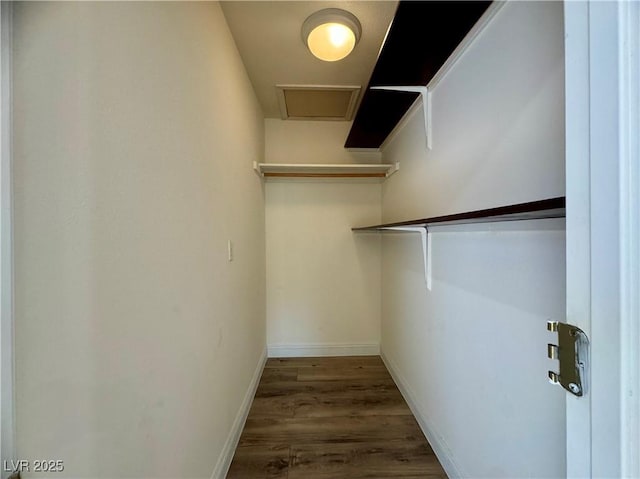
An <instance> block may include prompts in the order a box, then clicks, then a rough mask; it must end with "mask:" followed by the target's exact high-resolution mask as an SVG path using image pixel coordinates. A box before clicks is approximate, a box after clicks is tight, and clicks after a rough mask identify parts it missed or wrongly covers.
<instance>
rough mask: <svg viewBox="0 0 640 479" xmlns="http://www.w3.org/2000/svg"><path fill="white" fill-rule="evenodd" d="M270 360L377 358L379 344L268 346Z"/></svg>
mask: <svg viewBox="0 0 640 479" xmlns="http://www.w3.org/2000/svg"><path fill="white" fill-rule="evenodd" d="M268 350H269V357H270V358H305V357H306V358H311V357H317V356H377V355H378V354H380V343H358V344H340V343H313V344H270V345H269V346H268Z"/></svg>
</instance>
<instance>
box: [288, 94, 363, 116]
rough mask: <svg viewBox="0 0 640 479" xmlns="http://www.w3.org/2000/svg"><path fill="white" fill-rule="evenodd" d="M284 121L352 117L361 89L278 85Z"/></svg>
mask: <svg viewBox="0 0 640 479" xmlns="http://www.w3.org/2000/svg"><path fill="white" fill-rule="evenodd" d="M276 93H277V95H278V104H279V106H280V115H281V117H282V119H283V120H336V121H345V120H347V121H348V120H351V119H352V118H353V113H354V111H355V107H356V103H357V101H358V95H359V93H360V86H358V85H348V86H333V85H276Z"/></svg>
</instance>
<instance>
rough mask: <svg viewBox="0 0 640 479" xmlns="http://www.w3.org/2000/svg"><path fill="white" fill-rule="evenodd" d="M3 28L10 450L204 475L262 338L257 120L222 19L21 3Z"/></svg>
mask: <svg viewBox="0 0 640 479" xmlns="http://www.w3.org/2000/svg"><path fill="white" fill-rule="evenodd" d="M14 32H15V34H14V46H15V48H14V109H15V116H14V129H15V130H14V134H15V138H14V141H15V144H14V146H15V177H14V179H15V235H16V242H15V244H16V248H15V261H16V278H15V285H16V289H15V291H16V368H17V385H16V387H17V456H18V457H19V458H21V459H27V460H34V459H43V458H45V459H60V460H63V461H64V467H65V470H64V473H57V474H55V476H56V477H83V478H90V477H115V476H119V477H121V476H127V477H140V478H142V477H154V478H155V477H183V478H195V477H210V476H211V474H212V470H213V468H214V465H215V464H216V461H217V460H218V458H219V456H220V453H221V451H222V450H223V447H224V446H225V441H226V440H227V438H228V435H229V432H230V430H231V426H232V423H233V421H234V418H235V417H236V415H237V413H238V409H239V404H240V403H241V401H242V399H243V397H244V396H245V394H246V393H247V390H248V387H249V383H250V381H251V378H252V376H253V374H254V371H255V370H256V367H257V366H258V365H259V364H260V360H261V353H262V352H263V350H264V346H265V257H264V209H263V204H264V201H263V192H262V188H261V184H260V181H259V179H258V178H257V177H256V176H255V174H254V173H253V171H252V169H251V165H252V162H253V161H261V159H262V156H263V151H264V150H263V148H264V136H263V134H264V130H263V128H264V124H263V121H262V114H261V111H260V108H259V106H258V103H257V101H256V99H255V97H254V94H253V91H252V89H251V85H250V83H249V80H248V78H247V76H246V73H245V70H244V67H243V65H242V63H241V61H240V58H239V55H238V53H237V51H236V49H235V45H234V42H233V39H232V37H231V35H230V33H229V31H228V28H227V25H226V23H225V20H224V16H223V14H222V12H221V10H220V8H219V6H218V5H217V4H216V3H187V2H184V3H183V2H178V3H163V2H159V3H156V2H150V3H144V2H143V3H128V2H121V3H119V2H113V3H112V2H105V3H74V2H70V3H66V2H60V3H58V2H54V3H18V4H16V5H15V24H14ZM228 239H231V240H233V242H234V250H235V259H234V261H233V262H228V261H227V240H228Z"/></svg>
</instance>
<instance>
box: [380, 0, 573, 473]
mask: <svg viewBox="0 0 640 479" xmlns="http://www.w3.org/2000/svg"><path fill="white" fill-rule="evenodd" d="M563 64H564V62H563V18H562V4H561V3H554V2H550V3H538V2H531V3H528V2H513V3H507V4H506V5H505V6H504V7H502V9H501V10H500V11H499V12H498V13H497V16H496V17H495V18H494V19H493V21H492V22H491V23H490V24H489V26H488V27H487V28H486V29H485V31H484V32H483V33H482V34H481V35H480V36H479V37H478V38H477V39H476V40H475V42H474V43H473V44H472V45H471V47H470V48H469V50H468V51H467V52H466V53H465V54H464V55H463V57H462V58H461V59H460V60H459V62H458V63H457V64H456V65H455V66H454V68H453V70H452V71H450V72H449V73H448V75H447V76H446V77H445V78H444V79H443V81H442V82H441V83H440V84H439V85H438V86H437V87H436V89H435V90H434V92H433V150H431V151H428V152H427V150H426V149H425V139H424V124H423V116H422V111H421V110H419V111H418V112H417V114H415V116H413V118H412V119H411V121H409V122H408V124H407V125H406V127H405V128H404V129H403V130H401V132H400V133H399V134H398V135H397V136H396V137H395V138H394V139H393V140H392V141H391V142H390V144H389V145H388V147H386V149H385V150H384V152H383V161H384V162H396V161H399V162H400V163H401V168H400V171H399V172H398V173H396V174H395V175H394V176H392V177H391V178H389V179H388V180H387V181H386V182H385V184H384V185H383V219H384V221H385V222H389V221H394V220H402V219H410V218H420V217H425V216H435V215H441V214H447V213H454V212H461V211H468V210H475V209H481V208H489V207H493V206H500V205H506V204H511V203H518V202H526V201H533V200H538V199H543V198H550V197H555V196H562V195H563V194H564V129H563V125H564V113H563V104H564V100H563V98H564V97H563V81H564V79H563ZM564 247H565V240H564V226H563V221H562V220H543V221H530V222H521V223H505V224H494V225H483V226H473V227H471V226H458V227H448V228H444V227H441V228H437V229H433V230H432V260H433V264H432V274H433V278H432V279H433V284H432V290H431V291H427V289H426V286H425V283H424V279H423V273H422V271H423V269H422V253H421V248H420V242H419V239H418V237H416V236H413V235H400V234H393V235H385V237H384V239H383V243H382V251H383V264H382V278H383V281H382V291H383V293H382V301H383V302H382V305H383V306H382V351H383V354H384V356H385V358H386V360H387V363H388V364H389V366H390V367H391V369H392V370H393V373H394V374H395V376H396V378H397V379H398V380H399V382H400V383H401V385H402V386H403V387H404V388H405V392H407V393H408V396H409V398H410V400H411V401H412V402H413V406H414V408H415V411H416V412H417V415H418V418H419V420H420V421H421V423H422V425H423V427H424V428H425V429H426V430H427V432H428V435H429V439H430V440H431V441H432V443H433V445H434V446H435V448H436V449H437V451H438V453H439V456H440V459H441V460H442V461H443V462H444V463H445V466H446V467H447V469H448V472H449V473H450V475H452V476H458V475H462V476H466V477H491V478H498V477H504V478H515V477H563V476H564V474H565V443H564V440H565V429H564V421H565V419H564V417H565V416H564V414H565V412H564V392H563V391H562V390H561V389H560V388H557V387H553V386H551V385H549V384H548V383H547V379H546V374H547V370H548V369H554V367H555V365H554V364H553V362H552V361H550V360H548V359H546V344H547V342H551V340H552V339H553V336H551V335H550V334H548V333H547V332H546V330H545V322H546V320H547V319H550V318H553V319H559V320H561V319H563V317H564V312H565V284H564V277H565V276H564V273H565V270H564V268H565V249H564Z"/></svg>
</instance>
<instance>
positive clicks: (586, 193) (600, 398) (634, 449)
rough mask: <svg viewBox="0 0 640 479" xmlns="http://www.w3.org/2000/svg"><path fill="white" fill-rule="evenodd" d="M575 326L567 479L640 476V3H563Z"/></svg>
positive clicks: (570, 303)
mask: <svg viewBox="0 0 640 479" xmlns="http://www.w3.org/2000/svg"><path fill="white" fill-rule="evenodd" d="M564 11H565V85H566V88H565V105H566V109H565V115H566V118H565V120H566V132H565V134H566V196H567V321H568V322H569V323H571V324H575V325H576V326H579V327H580V328H582V329H583V330H584V331H585V332H586V333H587V334H588V336H589V337H590V340H591V351H590V355H591V357H590V368H589V369H590V377H589V378H588V383H589V385H588V390H587V393H586V395H585V396H584V397H582V398H577V397H574V396H572V395H570V394H568V395H567V403H566V404H567V420H566V426H567V452H566V453H567V476H568V477H640V466H639V465H638V460H639V459H638V454H639V453H638V450H639V445H640V433H639V427H638V418H639V417H640V399H639V396H640V381H639V376H638V363H639V360H638V358H639V353H640V340H639V339H638V337H639V333H638V332H639V331H640V315H639V308H638V290H639V289H640V280H639V272H638V271H639V265H640V257H639V251H638V245H639V244H640V243H639V241H640V233H639V227H638V222H639V218H640V187H639V186H638V185H639V179H640V176H639V174H638V171H639V168H640V152H639V151H638V112H639V108H638V92H639V89H640V87H639V85H638V83H639V82H638V70H639V62H638V54H639V53H640V41H639V40H638V27H637V23H638V21H639V20H640V13H639V5H638V2H590V1H588V2H571V1H568V2H565V9H564Z"/></svg>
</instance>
